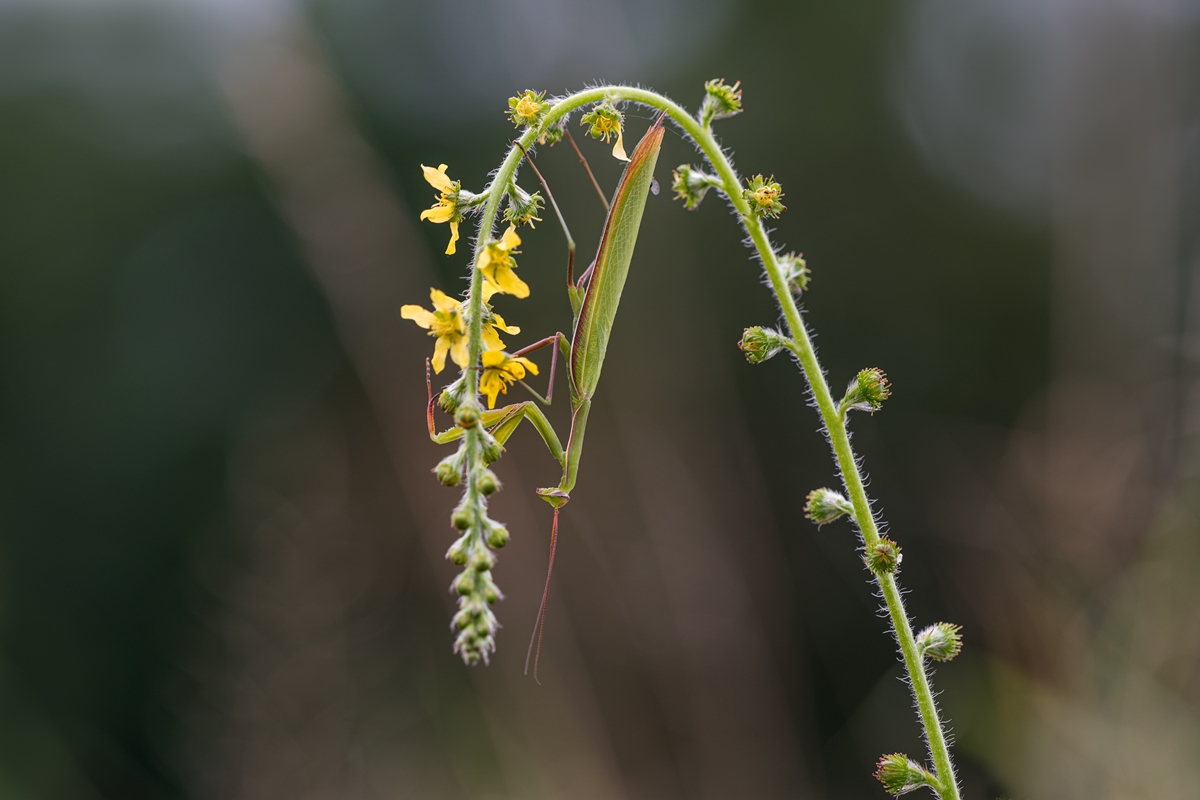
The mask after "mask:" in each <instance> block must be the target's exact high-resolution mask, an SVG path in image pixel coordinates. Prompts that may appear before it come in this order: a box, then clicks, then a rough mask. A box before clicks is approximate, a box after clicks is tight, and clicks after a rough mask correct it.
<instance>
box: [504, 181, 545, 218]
mask: <svg viewBox="0 0 1200 800" xmlns="http://www.w3.org/2000/svg"><path fill="white" fill-rule="evenodd" d="M544 205H545V203H544V202H543V200H542V195H541V194H540V193H539V192H534V193H533V194H529V193H528V192H526V191H525V190H524V189H522V188H521V187H520V186H517V184H516V183H513V184H512V187H511V188H510V189H509V190H508V205H507V206H506V207H505V209H504V219H506V220H508V221H509V222H511V223H512V224H513V225H528V226H529V227H531V228H532V227H534V225H533V223H534V222H541V221H542V218H541V217H539V216H538V214H539V213H540V212H541V210H542V208H543V206H544Z"/></svg>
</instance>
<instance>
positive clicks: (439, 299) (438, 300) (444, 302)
mask: <svg viewBox="0 0 1200 800" xmlns="http://www.w3.org/2000/svg"><path fill="white" fill-rule="evenodd" d="M429 299H430V300H432V301H433V307H434V308H436V309H437V310H438V311H460V310H461V309H462V303H460V302H458V301H457V300H455V299H454V298H453V297H450V296H449V295H447V294H446V293H445V292H443V291H442V290H441V289H430V290H429Z"/></svg>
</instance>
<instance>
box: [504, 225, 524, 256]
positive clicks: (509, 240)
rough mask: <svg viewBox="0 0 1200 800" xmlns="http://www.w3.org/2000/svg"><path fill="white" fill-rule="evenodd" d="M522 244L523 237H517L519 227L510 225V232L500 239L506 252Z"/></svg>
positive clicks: (507, 231) (506, 232)
mask: <svg viewBox="0 0 1200 800" xmlns="http://www.w3.org/2000/svg"><path fill="white" fill-rule="evenodd" d="M520 243H521V237H520V236H517V226H516V225H509V226H508V230H506V231H505V232H504V235H503V236H502V237H500V247H501V248H503V249H504V250H505V251H508V250H512V249H513V248H514V247H516V246H517V245H519V244H520Z"/></svg>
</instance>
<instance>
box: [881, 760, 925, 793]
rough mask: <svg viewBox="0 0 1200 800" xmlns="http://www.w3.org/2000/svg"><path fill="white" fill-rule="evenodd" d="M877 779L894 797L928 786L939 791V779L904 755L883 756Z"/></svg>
mask: <svg viewBox="0 0 1200 800" xmlns="http://www.w3.org/2000/svg"><path fill="white" fill-rule="evenodd" d="M875 778H876V779H877V780H878V781H879V782H880V783H882V784H883V788H884V789H886V790H887V791H889V792H891V793H892V794H894V795H901V794H905V793H907V792H911V791H913V790H914V789H920V788H921V787H922V786H928V787H930V788H932V789H933V790H934V791H937V779H935V778H934V777H933V775H932V774H931V773H930V772H929V771H928V770H926V769H925V768H924V767H922V766H921V765H920V764H918V763H917V762H915V761H912V760H910V759H909V757H908V756H906V755H904V754H903V753H892V754H891V755H887V756H882V757H881V758H880V759H879V764H878V765H877V766H876V768H875Z"/></svg>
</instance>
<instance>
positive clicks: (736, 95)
mask: <svg viewBox="0 0 1200 800" xmlns="http://www.w3.org/2000/svg"><path fill="white" fill-rule="evenodd" d="M741 85H742V82H741V81H738V82H737V83H735V84H733V85H732V86H730V85H729V84H727V83H726V82H725V80H724V79H723V78H715V79H713V80H711V81H705V83H704V102H703V103H702V104H701V105H700V124H701V125H703V126H704V127H706V128H707V127H708V126H709V125H710V124H711V123H712V121H713V120H715V119H725V118H726V117H732V116H733V115H735V114H740V113H742V90H741V89H740V88H739V87H740V86H741Z"/></svg>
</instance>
